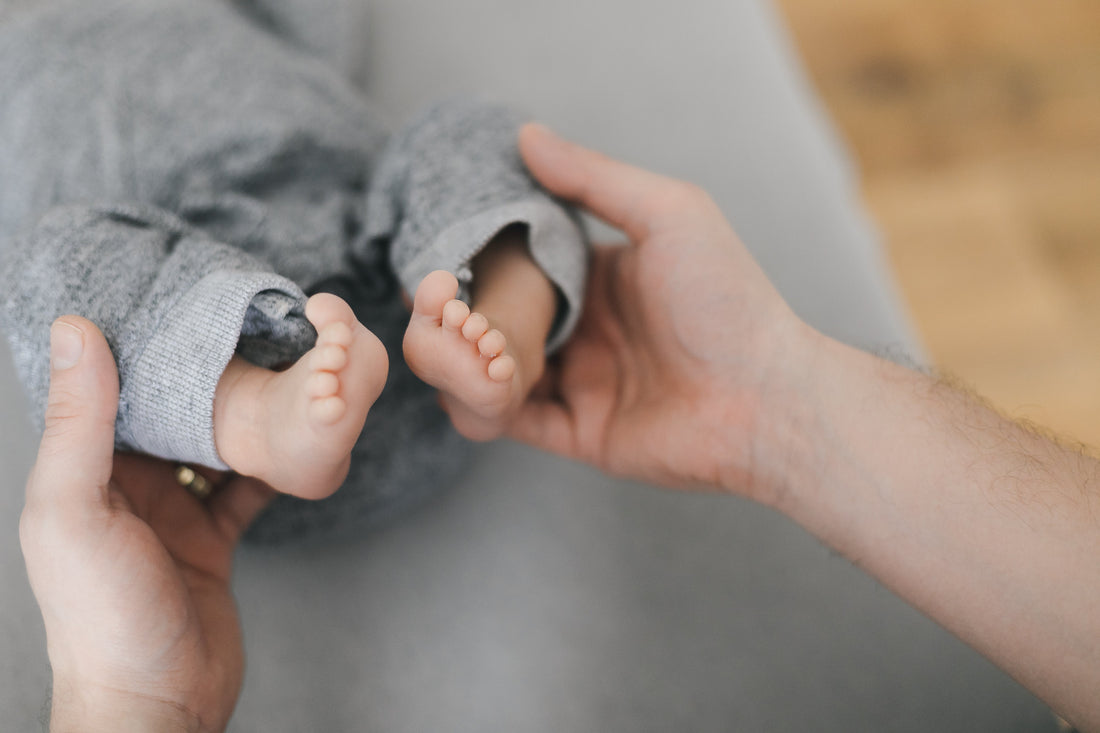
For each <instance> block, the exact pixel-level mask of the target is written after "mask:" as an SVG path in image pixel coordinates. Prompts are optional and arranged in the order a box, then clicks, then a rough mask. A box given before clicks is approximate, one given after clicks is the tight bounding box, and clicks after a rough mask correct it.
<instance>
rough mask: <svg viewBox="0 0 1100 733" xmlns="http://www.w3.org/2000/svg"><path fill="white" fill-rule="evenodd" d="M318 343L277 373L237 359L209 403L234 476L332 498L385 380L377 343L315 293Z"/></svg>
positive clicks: (345, 311) (311, 309)
mask: <svg viewBox="0 0 1100 733" xmlns="http://www.w3.org/2000/svg"><path fill="white" fill-rule="evenodd" d="M306 317H307V318H308V319H309V321H310V322H311V323H312V324H313V326H314V328H316V329H317V344H316V345H315V346H314V347H313V348H312V349H311V350H310V351H309V352H307V353H306V354H305V355H304V356H302V358H301V359H299V360H298V361H297V362H296V363H295V364H294V365H292V366H291V367H290V368H288V369H286V370H285V371H282V372H274V371H271V370H269V369H263V368H261V367H258V366H254V365H252V364H249V363H248V362H246V361H244V360H243V359H241V358H240V357H234V358H233V360H232V361H231V362H230V363H229V366H228V367H227V368H226V370H225V373H224V374H223V375H222V378H221V380H220V381H219V383H218V388H217V392H216V393H215V398H214V440H215V444H216V446H217V449H218V453H219V454H220V455H221V457H222V460H224V461H225V462H226V463H227V464H228V465H229V466H230V467H231V468H232V469H233V470H234V471H237V472H238V473H241V474H244V475H247V476H255V477H256V478H259V479H262V480H263V481H266V482H267V483H268V484H270V485H271V486H272V487H273V488H275V489H276V490H278V491H281V492H283V493H287V494H293V495H295V496H300V497H303V498H306V499H319V498H323V497H325V496H328V495H330V494H332V492H334V491H336V489H338V488H339V487H340V485H341V483H343V481H344V478H345V476H346V475H347V472H348V464H349V460H350V453H351V448H352V446H353V445H354V444H355V441H356V439H357V438H358V437H359V433H360V431H361V430H362V429H363V422H364V421H365V420H366V417H367V411H368V410H369V409H370V407H371V405H373V404H374V401H375V400H376V399H378V395H379V394H380V393H381V392H382V387H383V386H384V385H385V382H386V373H387V371H388V366H389V362H388V359H387V357H386V349H385V347H383V346H382V343H381V342H380V341H379V340H378V339H377V338H376V337H375V336H374V334H372V333H371V332H370V331H368V330H367V329H366V327H364V326H363V325H362V324H361V323H359V321H357V320H356V319H355V315H354V314H353V313H352V311H351V308H350V307H349V306H348V304H347V303H345V302H344V301H343V300H341V299H340V298H338V297H336V296H335V295H330V294H327V293H322V294H319V295H314V296H313V297H312V298H310V299H309V302H308V303H307V304H306Z"/></svg>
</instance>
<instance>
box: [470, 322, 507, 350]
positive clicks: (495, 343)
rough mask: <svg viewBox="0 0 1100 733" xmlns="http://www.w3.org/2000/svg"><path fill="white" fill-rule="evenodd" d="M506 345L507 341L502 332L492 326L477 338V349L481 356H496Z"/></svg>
mask: <svg viewBox="0 0 1100 733" xmlns="http://www.w3.org/2000/svg"><path fill="white" fill-rule="evenodd" d="M507 345H508V341H507V339H505V338H504V334H503V333H501V332H500V331H498V330H496V329H495V328H494V329H493V330H492V331H489V332H488V333H486V334H485V335H484V336H482V337H481V338H480V339H478V342H477V349H478V351H480V352H481V355H482V356H496V355H497V354H499V353H500V352H502V351H504V347H505V346H507Z"/></svg>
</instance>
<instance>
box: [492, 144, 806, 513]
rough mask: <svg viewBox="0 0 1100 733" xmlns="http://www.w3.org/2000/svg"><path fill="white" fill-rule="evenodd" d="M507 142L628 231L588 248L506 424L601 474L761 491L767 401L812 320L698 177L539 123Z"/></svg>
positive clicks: (765, 481)
mask: <svg viewBox="0 0 1100 733" xmlns="http://www.w3.org/2000/svg"><path fill="white" fill-rule="evenodd" d="M520 150H521V152H522V154H523V158H524V161H525V162H526V164H527V166H528V168H529V169H530V171H531V172H532V174H533V175H534V176H535V178H537V179H538V180H539V182H540V183H542V184H543V185H544V186H545V187H546V188H548V189H549V190H550V191H551V192H553V193H554V194H557V195H558V196H561V197H562V198H565V199H568V200H571V201H575V202H577V203H579V204H580V205H581V206H583V207H584V208H586V209H587V210H588V211H589V212H591V213H592V214H595V215H596V216H597V217H599V218H601V219H603V220H604V221H606V222H608V223H610V224H612V225H614V226H616V227H618V228H619V229H621V230H622V231H623V232H624V233H625V234H626V236H627V237H628V238H629V240H630V242H629V244H626V245H625V246H614V247H597V248H596V252H595V256H594V259H593V262H592V270H591V277H590V279H589V289H588V295H587V300H586V303H585V310H584V314H583V316H582V320H581V323H580V325H579V327H578V329H577V332H576V333H575V335H574V337H573V338H572V340H571V341H570V343H569V344H568V345H567V346H566V347H565V348H564V350H563V352H562V353H561V354H560V355H559V357H558V358H557V359H555V360H554V361H553V362H552V363H551V364H550V367H549V369H548V373H547V376H546V378H545V379H544V381H543V384H542V385H541V389H540V390H536V391H535V393H534V395H533V397H532V399H531V400H529V402H528V404H527V405H526V407H525V410H524V412H523V413H522V414H521V416H520V418H519V419H518V420H517V422H516V424H515V426H514V428H513V430H512V437H514V438H516V439H518V440H521V441H523V442H527V443H530V444H533V445H535V446H536V447H540V448H542V449H544V450H549V451H552V452H555V453H558V454H561V455H564V456H567V457H570V458H575V459H579V460H583V461H586V462H588V463H592V464H594V465H596V466H598V467H600V468H601V469H603V470H605V471H609V472H611V473H614V474H619V475H629V476H633V477H636V478H642V479H646V480H649V481H652V482H656V483H660V484H663V485H666V486H685V485H691V484H702V485H704V486H709V487H714V488H725V489H728V490H731V491H738V492H742V493H747V494H750V495H751V496H753V498H755V499H758V500H761V501H765V502H767V501H770V500H771V499H772V498H773V494H774V492H775V490H776V486H775V485H774V478H773V477H772V476H770V475H768V474H767V473H766V472H763V471H761V467H762V466H764V465H765V462H764V461H762V460H761V456H759V455H758V452H759V451H761V450H767V449H768V445H769V444H768V443H766V442H762V441H761V440H760V438H761V433H762V431H767V429H768V428H767V427H766V425H765V422H764V420H762V417H765V416H766V415H767V414H768V409H767V405H766V404H765V403H766V401H767V399H768V398H769V396H770V395H771V394H772V393H773V392H774V391H775V390H778V389H781V386H780V384H781V379H780V376H781V375H782V374H784V373H786V372H789V371H790V370H791V369H792V368H799V367H802V366H804V363H805V356H804V355H803V352H804V351H805V348H806V346H807V344H809V343H810V342H812V340H813V338H814V336H815V334H814V333H813V332H812V331H811V330H810V329H809V328H808V327H806V326H804V325H803V324H802V323H801V321H799V320H798V319H797V318H796V317H795V316H794V314H793V313H792V312H791V311H790V309H789V308H788V307H787V305H786V304H785V303H784V302H783V300H782V298H780V296H779V294H778V293H777V292H776V291H775V289H774V288H773V287H772V285H771V283H770V282H769V281H768V280H767V278H766V277H765V275H764V273H763V272H762V271H761V270H760V268H759V266H758V265H757V264H756V262H755V261H754V260H753V259H752V257H751V255H750V254H749V253H748V251H747V250H746V249H745V247H744V245H742V244H741V242H740V240H739V239H738V237H737V235H736V234H735V233H734V231H733V229H732V228H731V227H730V225H729V223H728V222H727V221H726V219H725V217H724V216H723V215H722V213H721V211H720V210H719V209H718V207H717V206H716V205H715V204H714V203H713V201H712V200H711V199H710V197H709V196H708V195H707V194H706V192H705V191H703V190H702V189H699V188H697V187H695V186H693V185H691V184H687V183H683V182H679V181H675V180H672V179H668V178H663V177H661V176H658V175H655V174H653V173H650V172H647V171H644V170H641V169H638V168H633V167H631V166H628V165H625V164H623V163H620V162H617V161H614V160H611V159H609V158H607V157H605V156H603V155H600V154H599V153H595V152H592V151H590V150H586V149H584V148H581V147H579V146H577V145H574V144H572V143H569V142H566V141H564V140H562V139H561V138H559V137H557V136H555V135H554V134H553V133H551V132H550V131H548V130H546V129H545V128H543V127H541V126H539V125H527V126H525V127H524V128H523V130H521V132H520Z"/></svg>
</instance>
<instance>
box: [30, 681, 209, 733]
mask: <svg viewBox="0 0 1100 733" xmlns="http://www.w3.org/2000/svg"><path fill="white" fill-rule="evenodd" d="M154 730H155V731H158V733H160V732H163V733H207V732H208V731H210V730H211V729H209V728H207V727H204V726H203V724H202V721H200V720H199V718H198V716H197V715H196V714H194V713H193V712H191V711H189V710H187V709H186V708H185V707H184V706H183V705H180V704H178V703H173V702H170V701H167V700H162V699H157V698H153V697H149V696H146V695H140V694H136V693H131V692H123V691H119V690H113V689H106V688H103V687H99V686H96V685H92V684H81V683H79V682H76V681H74V680H72V679H70V678H68V677H66V676H64V675H57V674H55V675H54V684H53V701H52V703H51V706H50V733H77V732H78V731H79V733H99V732H100V731H104V732H106V731H110V732H111V733H130V732H131V731H132V732H133V733H139V732H147V731H154Z"/></svg>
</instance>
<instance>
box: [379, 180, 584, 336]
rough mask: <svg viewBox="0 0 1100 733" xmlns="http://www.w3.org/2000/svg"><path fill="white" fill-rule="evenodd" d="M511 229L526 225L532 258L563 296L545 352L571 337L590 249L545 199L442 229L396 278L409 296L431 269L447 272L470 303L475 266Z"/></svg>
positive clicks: (559, 210)
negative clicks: (498, 237) (484, 251)
mask: <svg viewBox="0 0 1100 733" xmlns="http://www.w3.org/2000/svg"><path fill="white" fill-rule="evenodd" d="M513 224H525V225H526V226H527V231H528V241H529V246H530V248H531V257H532V258H533V259H534V260H535V263H536V264H538V266H539V267H540V268H542V271H543V272H544V273H545V274H546V276H547V278H549V279H550V281H551V282H552V283H553V284H554V286H555V287H556V288H557V290H558V292H559V293H560V294H561V296H562V297H561V300H560V303H561V305H560V308H559V312H558V314H557V317H556V318H555V321H554V325H553V327H552V329H551V331H550V336H549V338H548V339H547V344H546V350H547V353H552V352H553V351H555V350H556V349H558V348H559V347H560V346H561V345H562V344H564V343H565V342H566V341H567V340H568V338H569V336H570V335H571V334H572V332H573V329H574V327H575V326H576V324H577V319H578V318H579V317H580V312H581V305H582V304H583V302H584V284H585V272H586V269H587V264H588V263H587V257H588V253H587V249H586V247H585V244H584V237H583V236H582V234H581V230H580V227H579V226H578V224H577V223H576V222H575V221H574V220H573V219H572V218H571V217H570V216H569V215H568V214H566V213H565V211H564V210H563V209H562V208H561V207H559V206H557V205H555V204H553V203H552V202H551V201H550V200H549V199H545V198H544V197H542V196H538V197H531V198H528V199H525V200H522V201H516V202H514V203H510V204H505V205H503V206H498V207H495V208H492V209H489V210H487V211H484V212H482V213H480V214H477V215H475V216H472V217H469V218H467V219H463V220H462V221H459V222H457V223H455V224H452V225H451V226H449V227H447V228H446V229H444V230H443V231H442V232H441V233H440V234H439V235H438V236H437V237H436V238H435V241H433V242H432V243H431V245H430V246H428V247H426V248H424V249H423V250H422V251H421V252H420V254H418V255H417V256H416V258H415V259H413V260H412V261H411V262H409V263H408V264H407V265H405V266H404V267H403V268H402V269H401V272H399V273H398V277H399V278H400V280H401V284H402V286H404V288H405V290H406V291H407V292H408V293H410V294H411V293H415V292H416V288H417V286H418V285H420V281H421V280H423V279H424V276H426V275H427V274H428V273H430V272H431V271H433V270H448V271H449V272H452V273H454V274H455V276H456V277H457V278H458V283H459V297H460V298H461V299H463V300H466V301H468V300H469V292H470V283H471V281H472V279H473V271H472V268H471V264H470V263H471V261H472V260H473V258H474V257H475V256H477V254H478V253H479V252H481V250H482V249H484V248H485V245H487V244H488V243H489V241H490V240H492V238H493V237H495V236H496V235H497V234H498V233H500V232H501V231H502V230H504V229H505V228H507V227H509V226H511V225H513Z"/></svg>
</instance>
